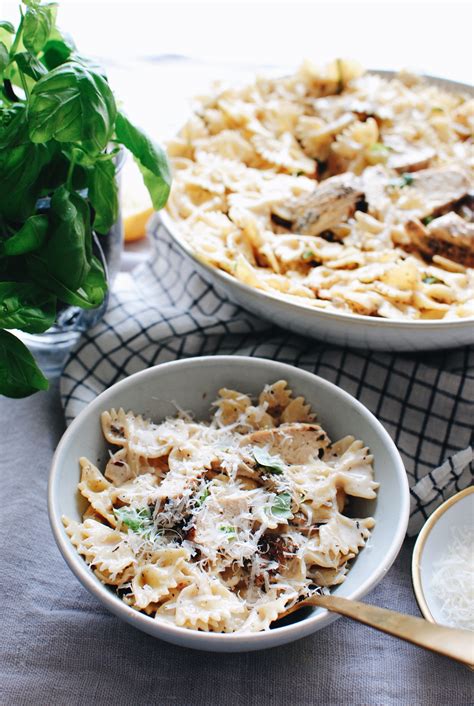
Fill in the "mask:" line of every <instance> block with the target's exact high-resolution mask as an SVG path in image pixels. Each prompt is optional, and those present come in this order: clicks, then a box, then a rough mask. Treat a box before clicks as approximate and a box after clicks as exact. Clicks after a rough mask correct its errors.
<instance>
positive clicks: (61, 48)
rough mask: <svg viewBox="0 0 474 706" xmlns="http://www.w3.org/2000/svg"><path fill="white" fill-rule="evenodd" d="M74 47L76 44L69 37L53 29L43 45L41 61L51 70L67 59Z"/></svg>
mask: <svg viewBox="0 0 474 706" xmlns="http://www.w3.org/2000/svg"><path fill="white" fill-rule="evenodd" d="M75 49H76V45H75V44H74V42H73V40H72V39H71V38H70V37H68V36H67V35H65V34H61V33H60V32H59V31H58V30H57V29H53V31H52V33H51V36H50V39H49V40H48V41H47V42H46V44H45V45H44V47H43V56H42V57H41V61H42V62H43V64H44V65H45V66H46V68H47V69H48V70H49V71H51V70H52V69H55V68H56V67H57V66H61V64H65V63H66V61H69V59H70V58H71V56H72V54H73V52H74V50H75Z"/></svg>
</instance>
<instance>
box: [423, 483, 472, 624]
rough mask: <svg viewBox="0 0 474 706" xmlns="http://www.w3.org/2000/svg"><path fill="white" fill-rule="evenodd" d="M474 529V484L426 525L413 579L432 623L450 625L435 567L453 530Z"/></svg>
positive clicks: (444, 504) (432, 516)
mask: <svg viewBox="0 0 474 706" xmlns="http://www.w3.org/2000/svg"><path fill="white" fill-rule="evenodd" d="M466 526H468V527H472V528H473V529H474V486H471V487H470V488H466V489H465V490H462V491H461V492H460V493H457V494H456V495H453V497H452V498H449V500H446V502H444V503H443V504H442V505H440V506H439V507H438V508H437V509H436V510H435V511H434V512H433V514H432V515H430V517H429V518H428V520H427V521H426V522H425V524H424V525H423V528H422V530H421V532H420V534H419V535H418V539H417V540H416V544H415V548H414V550H413V558H412V567H411V571H412V580H413V589H414V591H415V597H416V600H417V603H418V606H419V608H420V611H421V613H422V614H423V616H424V617H425V618H426V620H429V621H430V622H431V623H439V624H440V625H446V620H445V619H444V617H443V614H442V612H441V603H440V601H439V599H438V597H437V595H436V593H435V591H434V590H433V588H432V578H433V568H434V566H435V565H436V564H437V562H438V561H439V560H440V559H441V558H442V557H443V556H444V555H445V553H446V551H447V548H448V546H449V544H450V542H451V541H452V531H453V530H456V528H461V527H466Z"/></svg>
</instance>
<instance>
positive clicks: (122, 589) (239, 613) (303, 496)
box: [63, 380, 378, 632]
mask: <svg viewBox="0 0 474 706" xmlns="http://www.w3.org/2000/svg"><path fill="white" fill-rule="evenodd" d="M214 408H215V410H214V414H213V416H212V419H211V420H210V421H209V422H197V421H195V420H194V419H192V418H191V417H190V416H189V415H188V414H186V413H180V414H178V415H177V416H176V417H175V418H167V419H165V420H164V421H163V422H161V423H153V422H151V421H149V420H147V419H144V418H143V417H142V416H140V415H136V414H134V413H133V412H130V411H129V412H125V411H124V410H122V409H120V410H115V409H112V410H110V411H107V412H104V413H103V414H102V420H101V421H102V430H103V433H104V436H105V438H106V440H107V441H108V442H109V443H110V444H111V445H112V447H113V449H114V450H113V451H111V453H110V460H109V461H108V463H107V464H105V467H104V473H102V472H101V471H100V470H99V469H98V468H96V467H95V466H94V465H93V464H92V463H91V462H90V461H88V460H87V459H85V458H81V459H80V466H81V479H80V482H79V485H78V488H79V491H80V493H81V495H82V496H83V498H84V499H85V500H86V501H87V502H88V503H89V505H88V507H87V508H86V510H85V512H84V514H83V520H82V522H76V521H74V520H70V519H69V518H67V517H63V523H64V526H65V528H66V532H67V534H68V536H69V537H70V539H71V542H72V544H73V545H74V546H75V547H76V549H77V551H78V552H79V554H81V555H82V556H83V557H84V559H85V561H86V562H87V563H88V564H89V566H90V567H91V568H92V569H93V571H94V572H95V573H96V575H97V576H98V577H99V578H100V580H101V581H103V582H104V583H105V584H107V585H109V586H111V587H114V589H115V590H117V591H118V593H119V595H120V596H121V598H122V599H123V600H124V601H125V602H126V603H127V604H128V605H129V606H131V607H133V608H134V609H136V610H139V611H142V612H144V613H146V614H147V615H149V616H150V618H154V619H156V620H163V621H169V622H171V623H174V624H176V625H178V626H181V627H185V628H189V629H194V630H204V631H212V632H237V631H243V632H244V631H260V630H266V629H268V628H269V627H270V625H271V623H272V622H274V621H275V620H277V618H278V616H279V615H280V614H281V613H282V612H284V611H285V610H286V609H287V608H289V607H290V606H292V605H293V604H294V603H295V602H296V601H298V600H299V599H300V598H302V597H304V596H308V595H309V594H311V593H312V592H314V591H327V590H328V587H330V586H334V585H337V584H339V583H341V582H342V581H344V578H345V576H346V573H347V571H348V569H349V563H350V561H351V560H352V559H354V558H355V557H356V556H357V554H358V553H359V551H360V550H361V549H362V548H363V547H364V545H365V543H366V541H367V539H368V537H369V535H370V530H371V529H372V527H373V525H374V521H373V519H372V518H370V517H364V518H359V519H355V518H353V517H350V516H349V515H348V514H346V509H347V504H348V502H349V501H350V497H351V496H352V497H356V498H364V499H366V500H373V499H374V498H375V497H376V490H377V487H378V484H377V483H376V482H375V481H374V479H373V468H372V460H373V459H372V456H371V455H370V453H369V450H368V449H367V448H366V447H365V446H364V444H363V442H362V441H358V440H356V439H354V437H352V436H346V437H344V438H343V439H340V440H338V441H335V442H332V441H331V440H330V438H329V437H328V435H327V433H326V432H325V431H324V429H322V427H321V426H320V425H319V424H317V422H316V416H315V414H314V413H313V411H312V409H311V407H310V405H309V404H307V403H306V401H305V400H304V399H303V398H302V397H295V396H294V395H293V393H292V391H291V390H290V389H289V388H288V385H287V383H286V382H285V381H284V380H279V381H277V382H276V383H274V384H272V385H267V386H266V387H265V388H264V389H263V390H262V392H261V394H260V396H259V398H258V400H253V399H252V398H251V397H250V396H249V395H246V394H244V393H241V392H238V391H237V390H230V389H221V390H220V391H219V397H218V399H217V400H216V401H215V402H214ZM117 448H118V450H117Z"/></svg>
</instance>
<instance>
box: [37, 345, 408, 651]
mask: <svg viewBox="0 0 474 706" xmlns="http://www.w3.org/2000/svg"><path fill="white" fill-rule="evenodd" d="M216 361H220V362H223V363H228V364H229V365H232V363H233V362H235V361H240V362H245V363H246V364H249V365H254V366H256V367H261V368H262V369H263V368H267V367H268V366H269V365H271V366H274V367H276V368H279V369H280V370H281V372H282V375H284V374H285V371H292V372H294V371H296V372H297V374H298V375H301V376H302V378H303V379H304V378H306V379H307V380H308V383H314V379H315V378H316V380H317V384H318V385H319V386H322V387H325V388H326V389H328V390H331V391H333V392H335V393H336V394H337V395H339V396H340V397H342V398H343V400H344V401H345V402H346V403H347V404H349V405H351V406H355V407H356V409H357V410H358V412H359V414H360V415H361V416H362V417H363V418H364V419H365V420H366V421H367V422H369V423H370V424H371V425H372V426H374V427H375V429H376V431H377V432H378V434H379V436H380V437H381V438H382V441H383V442H384V443H385V446H386V447H387V450H388V451H389V453H390V456H391V457H392V460H393V465H394V468H395V471H396V473H397V476H398V478H399V481H400V490H401V495H402V503H401V507H400V513H399V518H398V523H397V525H396V528H395V532H394V536H393V539H392V541H391V544H390V549H389V551H388V552H387V554H386V556H385V559H384V561H383V563H382V564H380V566H379V567H377V570H376V571H375V572H374V573H372V574H371V575H370V576H369V577H368V578H367V579H365V580H364V581H363V582H362V583H361V584H360V585H359V586H358V588H357V589H356V590H354V591H352V593H351V594H350V595H348V596H347V598H349V599H353V600H357V599H359V598H361V597H362V596H364V595H366V593H368V591H370V590H371V589H372V588H374V587H375V586H376V585H377V584H378V583H379V581H380V580H381V579H382V578H383V577H384V576H385V574H386V573H387V571H388V570H389V568H390V567H391V566H392V564H393V562H394V561H395V559H396V557H397V555H398V553H399V551H400V548H401V545H402V543H403V540H404V538H405V534H406V530H407V526H408V518H409V511H410V500H409V498H410V493H409V486H408V478H407V475H406V470H405V467H404V465H403V461H402V459H401V456H400V453H399V451H398V449H397V447H396V446H395V443H394V442H393V441H392V439H391V437H390V435H389V434H388V432H387V431H386V429H385V428H384V427H383V425H382V424H381V423H380V422H379V421H378V419H377V418H376V417H375V415H373V414H372V412H370V411H369V410H368V409H367V408H366V407H365V406H364V405H363V404H362V403H361V402H359V400H357V399H356V398H355V397H353V396H352V395H350V394H349V393H348V392H346V391H345V390H342V389H341V388H340V387H338V386H337V385H334V384H333V383H331V382H328V381H327V380H325V379H324V378H321V377H320V376H318V375H314V374H313V373H310V372H308V371H306V370H301V369H300V368H296V367H295V366H292V365H288V364H287V363H280V362H278V361H273V360H269V359H265V358H256V357H255V358H254V357H250V356H232V355H221V356H202V357H192V358H184V359H181V360H176V361H170V362H168V363H160V364H159V365H155V366H153V367H151V368H147V369H146V370H141V371H139V372H137V373H134V374H133V375H130V376H128V377H126V378H124V379H123V380H120V381H119V382H117V383H115V384H114V385H112V386H111V387H109V388H108V389H107V390H104V392H102V393H101V394H100V395H98V396H97V397H96V398H95V399H94V400H93V401H92V402H90V403H89V404H88V405H87V407H86V408H85V409H83V410H82V412H80V413H79V414H78V416H77V417H76V418H75V419H74V420H73V421H72V422H71V424H70V425H69V427H68V428H67V429H66V431H65V432H64V434H63V436H62V437H61V439H60V441H59V444H58V446H57V448H56V451H55V453H54V456H53V459H52V461H51V470H50V475H49V482H48V515H49V521H50V525H51V529H52V531H53V536H54V538H55V540H56V544H57V545H58V548H59V550H60V552H61V554H62V556H63V558H64V559H65V561H66V563H67V564H68V566H69V568H70V569H71V571H72V572H73V574H74V575H75V576H76V577H77V578H78V579H79V581H80V582H81V583H82V584H83V586H85V587H86V588H87V589H88V590H89V592H90V593H92V594H93V595H94V596H96V597H97V598H98V599H99V600H100V601H101V602H102V603H103V604H104V605H105V606H106V607H107V608H108V609H109V610H110V611H111V612H112V613H114V614H115V615H117V616H118V617H121V618H123V619H124V620H125V621H127V622H129V623H131V624H132V625H134V626H135V627H137V628H142V629H143V630H144V632H148V633H149V634H150V633H151V634H155V630H153V631H151V626H152V625H153V623H155V626H156V635H155V636H156V637H161V638H162V639H165V640H166V639H167V638H168V639H169V641H170V642H174V643H179V642H183V643H184V642H186V643H187V646H188V647H190V646H191V643H192V642H193V643H194V644H193V645H192V647H193V648H195V649H200V647H199V642H203V643H206V642H207V643H208V644H209V643H210V642H212V643H214V644H215V646H216V647H217V645H218V644H219V643H220V645H221V647H222V651H225V647H226V645H227V646H228V647H230V646H231V644H234V645H236V644H237V643H241V644H242V645H243V644H245V645H247V644H248V645H249V649H258V648H256V645H257V644H258V642H260V641H261V642H270V643H271V641H272V640H271V638H270V635H271V634H274V635H275V642H276V641H277V635H278V636H283V635H285V636H287V637H288V639H287V640H285V642H290V641H291V640H292V639H299V638H300V637H303V636H304V635H306V634H310V633H312V632H314V631H315V630H312V629H310V628H311V627H312V626H316V625H318V623H323V625H321V627H323V626H324V625H325V624H326V623H327V622H328V611H326V610H324V609H318V610H317V611H315V613H314V614H311V615H309V616H308V617H307V618H303V619H302V620H301V621H299V622H296V623H293V624H291V625H286V626H283V627H278V628H275V629H274V630H272V631H271V632H270V633H269V631H262V632H245V633H212V632H200V631H197V630H191V629H189V628H183V627H179V626H178V625H172V624H169V623H167V622H165V621H158V620H155V619H154V618H151V617H150V616H147V615H146V614H144V613H141V612H139V611H136V610H134V609H133V608H131V607H130V606H128V605H126V603H124V602H123V601H122V599H121V598H120V597H119V596H117V595H116V594H115V593H113V592H112V591H110V589H108V588H107V586H106V585H105V584H102V583H97V577H96V576H95V575H94V574H93V572H92V570H91V569H90V568H89V567H88V566H87V564H86V563H85V561H84V559H83V558H82V557H81V556H80V555H79V554H78V552H77V550H76V549H75V547H73V545H72V544H71V541H70V539H69V537H68V536H67V534H66V532H65V529H64V527H63V524H62V522H61V512H60V508H59V499H58V497H57V496H56V488H57V482H58V479H59V477H60V474H61V467H60V465H59V459H60V456H61V453H62V449H63V447H64V446H65V445H66V444H67V442H68V440H69V438H70V437H71V436H73V435H74V433H75V429H76V427H77V426H79V425H80V423H81V422H82V420H83V419H84V418H85V417H86V416H88V415H89V414H94V412H97V419H99V411H100V409H101V408H102V409H103V407H104V406H106V404H107V398H108V397H109V396H111V395H112V394H114V393H115V392H116V391H117V389H120V388H127V387H128V386H129V385H130V384H133V382H132V383H131V381H135V380H138V379H144V378H147V377H153V376H154V375H156V372H157V370H160V371H163V372H166V370H168V369H170V368H177V367H186V366H192V365H195V364H196V363H201V364H203V365H205V366H206V365H210V366H215V364H216ZM337 617H339V616H336V615H334V614H331V615H330V620H332V619H335V618H337ZM303 626H305V628H306V631H305V633H304V635H303V634H301V633H302V628H303ZM158 633H161V634H158ZM279 644H280V643H279ZM271 646H272V645H271V644H267V645H263V644H262V649H263V648H264V647H271ZM202 649H204V650H205V649H208V647H207V648H206V645H205V644H203V646H202ZM211 649H212V648H211ZM242 651H244V650H242Z"/></svg>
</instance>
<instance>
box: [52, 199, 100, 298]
mask: <svg viewBox="0 0 474 706" xmlns="http://www.w3.org/2000/svg"><path fill="white" fill-rule="evenodd" d="M91 237H92V236H91V229H90V212H89V206H88V204H87V201H86V200H85V199H83V198H82V196H79V194H76V193H71V192H69V191H68V189H67V188H66V187H65V186H61V187H59V189H56V191H55V192H54V194H53V197H52V199H51V208H50V237H49V239H48V242H47V244H46V246H45V249H44V256H45V257H46V259H47V262H48V269H49V272H50V273H51V275H52V276H53V277H55V278H56V279H57V280H59V282H61V283H62V284H63V285H64V286H65V287H67V288H68V289H72V290H73V291H75V290H76V289H78V288H79V287H81V285H82V284H83V282H84V281H85V279H86V277H87V274H88V272H89V270H90V264H89V261H90V257H91Z"/></svg>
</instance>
